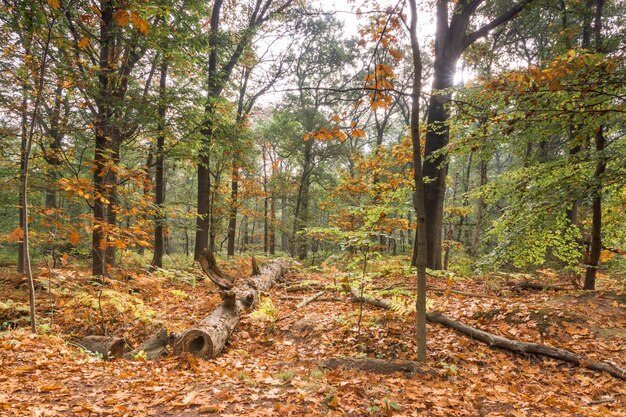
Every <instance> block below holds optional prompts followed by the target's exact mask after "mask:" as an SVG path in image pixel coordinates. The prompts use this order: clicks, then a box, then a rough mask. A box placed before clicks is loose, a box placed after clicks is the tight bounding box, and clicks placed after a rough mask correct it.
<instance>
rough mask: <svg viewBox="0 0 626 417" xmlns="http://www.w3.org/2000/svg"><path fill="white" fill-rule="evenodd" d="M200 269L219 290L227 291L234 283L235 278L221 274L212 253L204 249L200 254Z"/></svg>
mask: <svg viewBox="0 0 626 417" xmlns="http://www.w3.org/2000/svg"><path fill="white" fill-rule="evenodd" d="M199 262H200V267H202V271H204V273H205V274H206V275H207V276H208V277H209V279H211V281H213V282H214V283H215V285H217V286H218V287H219V288H220V289H221V290H229V289H231V288H232V287H233V284H234V283H235V278H234V277H232V276H230V275H228V274H227V273H225V272H223V271H222V270H221V269H220V268H219V267H218V266H217V261H216V260H215V256H214V255H213V252H211V251H210V250H208V249H204V250H203V251H202V254H200V259H199Z"/></svg>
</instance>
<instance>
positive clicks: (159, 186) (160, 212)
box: [151, 58, 168, 268]
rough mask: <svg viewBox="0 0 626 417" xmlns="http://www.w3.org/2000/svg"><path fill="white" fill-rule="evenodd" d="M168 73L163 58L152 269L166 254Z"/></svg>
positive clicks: (160, 84) (166, 63)
mask: <svg viewBox="0 0 626 417" xmlns="http://www.w3.org/2000/svg"><path fill="white" fill-rule="evenodd" d="M167 71H168V62H167V59H166V58H163V61H162V62H161V77H160V79H159V105H158V109H157V113H158V134H157V146H156V161H155V167H154V168H155V178H154V204H155V205H156V215H155V216H154V253H153V256H152V264H151V266H152V268H163V252H164V249H165V248H164V244H165V242H164V227H163V226H164V223H165V207H164V203H165V181H164V176H165V161H164V159H165V155H164V148H165V133H166V132H165V126H166V121H165V117H166V114H167Z"/></svg>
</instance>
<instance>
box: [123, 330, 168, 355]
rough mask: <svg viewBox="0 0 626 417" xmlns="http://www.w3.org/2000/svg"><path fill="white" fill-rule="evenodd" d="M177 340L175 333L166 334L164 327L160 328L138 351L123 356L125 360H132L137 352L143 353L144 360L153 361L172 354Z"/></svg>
mask: <svg viewBox="0 0 626 417" xmlns="http://www.w3.org/2000/svg"><path fill="white" fill-rule="evenodd" d="M176 339H177V335H176V334H175V333H168V332H167V329H166V328H165V327H162V328H160V329H159V330H158V331H157V332H156V333H154V334H153V335H152V336H150V337H149V338H148V340H146V341H145V342H144V343H143V344H142V345H141V346H140V347H139V349H135V350H133V351H132V352H129V353H127V354H126V355H124V358H126V359H132V358H133V357H135V355H137V354H138V353H139V352H143V353H144V355H145V358H146V359H149V360H155V359H159V358H160V357H162V356H165V355H168V354H170V353H172V352H171V351H172V346H173V345H174V342H175V341H176Z"/></svg>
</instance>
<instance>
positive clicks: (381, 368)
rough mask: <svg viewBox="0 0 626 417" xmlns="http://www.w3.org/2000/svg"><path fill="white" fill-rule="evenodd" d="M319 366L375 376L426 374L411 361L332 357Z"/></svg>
mask: <svg viewBox="0 0 626 417" xmlns="http://www.w3.org/2000/svg"><path fill="white" fill-rule="evenodd" d="M320 366H322V367H324V368H328V369H337V368H346V369H358V370H360V371H365V372H371V373H375V374H393V373H395V372H402V373H403V374H405V375H407V376H414V375H417V374H423V373H426V371H425V370H424V368H423V367H421V366H420V364H419V363H417V362H413V361H387V360H384V359H375V358H349V357H334V358H328V359H325V360H324V361H323V362H322V363H321V364H320Z"/></svg>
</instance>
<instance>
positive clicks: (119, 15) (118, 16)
mask: <svg viewBox="0 0 626 417" xmlns="http://www.w3.org/2000/svg"><path fill="white" fill-rule="evenodd" d="M113 18H114V19H115V21H116V22H117V24H118V25H120V26H126V25H127V24H128V23H129V22H130V15H129V14H128V10H124V9H119V10H116V11H115V13H113Z"/></svg>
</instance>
